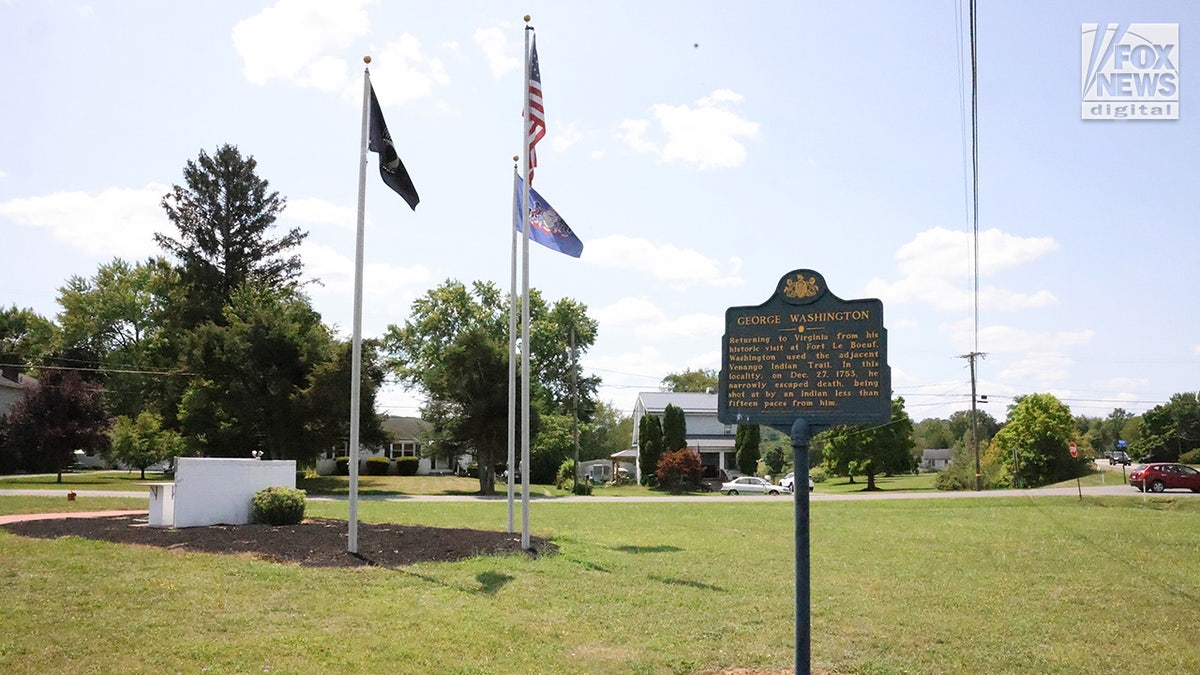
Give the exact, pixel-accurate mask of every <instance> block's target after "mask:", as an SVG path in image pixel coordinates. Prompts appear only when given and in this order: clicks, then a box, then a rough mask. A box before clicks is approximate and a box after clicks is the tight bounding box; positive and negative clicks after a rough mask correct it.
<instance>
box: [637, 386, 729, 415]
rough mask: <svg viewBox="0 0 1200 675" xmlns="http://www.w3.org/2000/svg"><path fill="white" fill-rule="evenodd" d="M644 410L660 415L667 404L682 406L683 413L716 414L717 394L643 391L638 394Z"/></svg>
mask: <svg viewBox="0 0 1200 675" xmlns="http://www.w3.org/2000/svg"><path fill="white" fill-rule="evenodd" d="M638 399H639V400H640V401H641V402H642V406H643V407H645V409H646V412H648V413H652V414H655V415H660V414H662V412H663V411H664V410H666V409H667V405H668V404H674V405H675V406H677V407H679V408H682V409H683V412H684V414H685V415H686V414H691V413H712V414H714V415H715V414H717V395H716V394H709V393H707V392H700V391H643V392H641V393H640V394H638Z"/></svg>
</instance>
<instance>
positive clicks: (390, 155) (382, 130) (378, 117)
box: [367, 85, 421, 211]
mask: <svg viewBox="0 0 1200 675" xmlns="http://www.w3.org/2000/svg"><path fill="white" fill-rule="evenodd" d="M370 126H371V131H370V134H371V136H370V142H369V143H368V144H367V147H368V148H369V149H370V150H371V152H377V153H379V175H380V177H381V178H383V182H384V183H385V184H386V185H387V186H388V187H390V188H392V189H393V190H395V191H396V194H398V195H400V196H401V197H403V198H404V201H406V202H408V205H409V207H410V208H412V210H413V211H416V210H417V203H418V202H420V201H421V198H420V197H418V196H417V188H415V187H413V182H412V179H411V178H409V177H408V170H407V169H405V168H404V162H401V161H400V155H398V154H396V145H395V144H394V143H392V135H391V134H390V133H388V128H387V122H385V121H383V110H381V109H380V107H379V99H377V98H375V85H371V125H370Z"/></svg>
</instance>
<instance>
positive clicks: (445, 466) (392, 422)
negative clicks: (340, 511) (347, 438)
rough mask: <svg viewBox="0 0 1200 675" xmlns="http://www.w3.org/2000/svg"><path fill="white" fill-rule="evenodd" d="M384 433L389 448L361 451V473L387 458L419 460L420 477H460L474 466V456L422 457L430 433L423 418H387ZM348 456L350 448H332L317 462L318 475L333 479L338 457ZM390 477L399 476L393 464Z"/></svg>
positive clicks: (418, 472) (385, 446) (384, 421)
mask: <svg viewBox="0 0 1200 675" xmlns="http://www.w3.org/2000/svg"><path fill="white" fill-rule="evenodd" d="M383 430H384V432H385V433H386V434H387V436H388V438H389V439H391V440H390V441H389V442H388V443H387V444H385V445H383V446H381V447H377V448H376V447H366V446H362V447H359V452H358V454H359V462H360V464H359V469H360V471H365V470H366V461H367V460H368V459H369V458H371V457H387V458H388V459H390V460H396V459H397V458H400V457H418V458H420V462H419V463H418V465H417V475H420V476H428V475H442V474H457V473H461V472H463V471H465V470H466V469H467V467H468V466H469V465H470V464H471V456H470V455H466V454H464V455H459V456H458V457H456V458H453V459H447V458H444V457H435V458H433V457H424V456H422V453H421V444H422V443H423V442H424V440H423V439H424V438H425V435H426V434H427V433H428V432H429V430H430V426H429V423H428V422H426V421H425V420H423V419H421V418H419V417H395V416H391V415H389V416H387V417H385V418H384V419H383ZM346 452H347V448H346V446H342V447H341V448H331V449H329V450H328V451H326V452H325V455H324V456H323V457H321V458H319V459H318V460H317V473H319V474H322V475H329V474H332V473H333V472H334V469H335V467H336V464H335V459H334V458H335V457H336V456H338V455H344V454H345V453H346ZM389 472H390V473H395V472H396V467H395V465H394V464H393V465H392V467H391V469H390V470H389Z"/></svg>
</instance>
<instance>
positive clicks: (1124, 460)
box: [1105, 450, 1132, 466]
mask: <svg viewBox="0 0 1200 675" xmlns="http://www.w3.org/2000/svg"><path fill="white" fill-rule="evenodd" d="M1105 454H1107V455H1108V463H1109V464H1124V465H1125V466H1129V465H1130V464H1132V460H1130V459H1129V453H1127V452H1122V451H1120V450H1117V451H1116V452H1109V453H1105Z"/></svg>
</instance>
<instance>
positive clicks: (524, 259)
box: [521, 14, 533, 549]
mask: <svg viewBox="0 0 1200 675" xmlns="http://www.w3.org/2000/svg"><path fill="white" fill-rule="evenodd" d="M531 32H533V26H530V25H529V15H528V14H526V15H525V69H524V71H523V72H524V78H523V79H524V82H522V83H521V97H522V98H524V99H525V116H524V124H523V125H522V126H523V127H524V128H523V131H524V133H523V134H522V137H523V138H522V143H521V145H522V147H523V148H524V149H525V150H524V151H525V185H524V190H523V192H524V194H523V195H522V197H523V198H522V199H521V205H522V206H521V548H522V549H528V548H529V360H530V352H531V350H530V345H529V162H530V157H529V154H530V153H529V120H530V117H529V34H530V33H531Z"/></svg>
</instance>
